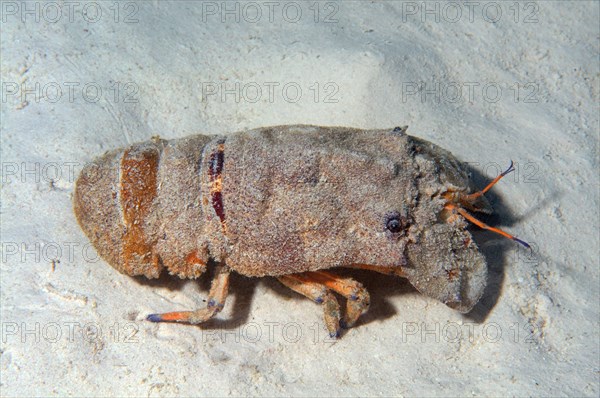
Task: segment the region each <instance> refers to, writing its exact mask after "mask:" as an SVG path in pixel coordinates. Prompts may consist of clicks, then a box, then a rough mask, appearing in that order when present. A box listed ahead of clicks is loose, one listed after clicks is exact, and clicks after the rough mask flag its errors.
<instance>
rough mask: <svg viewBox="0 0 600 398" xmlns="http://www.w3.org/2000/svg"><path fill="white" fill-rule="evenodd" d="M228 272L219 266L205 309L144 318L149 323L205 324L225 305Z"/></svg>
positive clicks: (225, 267)
mask: <svg viewBox="0 0 600 398" xmlns="http://www.w3.org/2000/svg"><path fill="white" fill-rule="evenodd" d="M229 274H230V270H229V268H228V267H227V266H225V265H219V266H218V268H217V270H216V272H215V277H214V279H213V281H212V284H211V286H210V292H209V293H208V303H207V305H206V308H200V309H197V310H196V311H177V312H166V313H163V314H150V315H148V316H147V317H146V319H147V320H149V321H151V322H180V323H190V324H193V325H195V324H198V323H202V322H205V321H207V320H209V319H210V318H212V317H213V316H215V315H216V314H217V313H219V312H220V311H221V310H222V309H223V306H224V305H225V299H226V298H227V290H228V288H229Z"/></svg>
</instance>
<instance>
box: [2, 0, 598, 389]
mask: <svg viewBox="0 0 600 398" xmlns="http://www.w3.org/2000/svg"><path fill="white" fill-rule="evenodd" d="M67 3H68V2H67ZM61 4H63V3H62V2H60V3H55V2H50V3H38V5H37V7H38V8H37V9H36V3H27V4H25V3H23V2H4V3H2V4H1V6H2V26H1V62H2V74H1V78H2V85H3V86H2V102H1V106H2V112H1V117H2V124H1V127H2V152H1V155H2V166H3V171H2V178H3V181H2V191H1V192H2V213H1V216H2V236H1V241H2V248H1V249H2V265H1V290H0V294H1V304H2V305H1V321H2V324H1V326H2V327H1V332H2V336H1V343H2V348H1V357H0V358H1V373H2V374H1V384H0V389H1V391H0V392H1V395H2V396H25V395H27V396H29V395H39V396H47V395H61V396H62V395H96V396H100V395H108V394H119V395H136V396H173V395H206V396H216V395H234V396H239V395H276V396H279V395H295V396H347V395H352V396H355V395H366V396H379V395H382V396H389V395H394V396H415V395H432V396H434V395H435V396H448V395H496V396H497V395H518V396H527V395H533V396H540V395H571V396H580V395H581V396H598V394H599V390H600V388H599V377H600V376H599V371H600V367H599V356H600V352H599V338H600V337H599V280H598V277H599V268H600V267H599V257H598V256H599V238H598V227H599V215H598V208H599V203H598V202H599V198H598V196H599V195H598V187H599V178H598V166H599V165H598V134H599V131H598V129H599V119H598V100H599V66H598V55H599V47H598V43H599V35H600V32H599V27H598V20H599V17H600V15H599V3H598V2H573V3H568V2H564V3H563V2H539V3H520V4H518V7H516V8H518V10H519V12H518V14H516V8H515V5H514V3H513V2H506V3H501V4H500V3H488V2H480V3H477V4H478V5H471V6H465V5H464V3H462V2H458V3H449V5H448V3H434V2H431V3H428V4H427V5H426V6H425V5H423V4H422V3H421V2H416V3H402V2H392V1H390V2H385V1H378V2H343V3H337V2H336V3H333V2H329V3H315V4H313V3H312V2H297V3H290V4H288V3H283V2H275V3H250V5H248V3H237V5H236V3H228V4H227V7H228V8H229V9H230V10H234V11H233V14H229V15H225V17H226V19H227V21H226V22H224V23H223V22H222V21H221V11H222V10H223V9H222V7H223V5H222V3H221V2H205V3H203V4H202V3H194V2H177V3H165V2H148V3H144V4H137V5H136V4H134V3H126V2H122V3H116V6H115V4H113V3H112V2H102V3H101V6H99V4H100V3H85V2H73V3H69V5H64V7H63V8H62V13H61V14H57V10H58V8H57V7H58V6H59V5H61ZM286 4H288V5H286ZM134 6H135V7H134ZM99 7H101V8H99ZM235 7H238V8H237V10H239V12H238V13H237V17H239V22H238V21H236V20H235V19H236V11H235V10H236V8H235ZM284 7H285V11H284ZM425 7H427V9H428V10H433V11H431V13H426V10H425ZM436 7H437V8H436ZM469 7H472V8H469ZM24 9H25V11H27V10H30V11H31V12H29V13H28V12H24ZM99 9H100V10H101V13H102V14H101V16H100V15H99V14H98V10H99ZM258 9H260V11H261V15H260V16H257V14H256V11H257V10H258ZM298 9H300V10H301V11H302V15H301V16H300V18H299V20H298V21H297V22H293V21H294V20H295V18H296V15H297V14H296V12H297V10H298ZM117 10H118V14H117V13H116V11H117ZM270 10H273V13H272V15H270ZM315 10H319V14H318V16H317V17H316V21H315ZM436 10H438V11H436ZM458 10H460V11H461V14H460V15H457V11H458ZM470 10H472V14H471V12H470ZM498 10H500V11H501V12H502V14H501V15H500V16H499V14H498ZM73 11H74V12H73ZM82 12H83V13H82ZM332 13H333V15H330V14H332ZM532 13H533V15H532ZM129 14H133V15H129ZM436 14H437V17H438V18H439V20H437V21H436ZM128 15H129V17H128ZM328 16H329V18H327V17H328ZM37 17H39V19H38V20H36V18H37ZM484 17H485V18H484ZM486 18H488V19H489V18H494V19H497V22H495V23H492V22H489V21H487V20H486ZM22 19H25V22H23V21H22ZM325 19H328V20H329V21H330V22H325ZM125 20H127V21H128V22H131V23H125ZM136 21H137V22H136ZM117 82H118V83H117ZM420 83H423V84H424V85H425V88H426V90H430V92H429V93H424V94H423V96H421V94H419V93H415V90H416V88H417V87H418V85H419V84H420ZM86 84H87V91H86V92H85V94H87V95H88V97H87V100H86V98H84V96H83V95H84V91H85V90H83V88H84V86H86ZM236 84H239V90H238V93H240V98H239V100H236V98H235V97H236V90H235V87H236V86H235V85H236ZM36 85H39V86H38V87H39V90H36ZM284 86H285V87H286V90H287V91H285V92H284V91H283V87H284ZM70 87H71V88H72V90H73V91H72V94H73V98H69V88H70ZM257 87H258V88H260V89H261V92H260V93H257V91H256V89H257ZM298 87H299V88H300V89H301V95H299V98H298V100H297V101H292V100H293V99H294V97H295V96H296V91H295V90H296V89H297V88H298ZM57 88H60V89H61V90H62V95H58V94H57ZM97 88H100V89H101V90H102V93H101V95H100V96H99V98H98V100H97V101H95V100H94V97H95V89H97ZM117 88H118V90H117ZM270 88H272V90H273V92H272V94H273V95H272V98H270V95H269V94H270V92H269V90H270ZM456 88H462V95H456V91H455V89H456ZM498 88H499V90H500V91H497V89H498ZM227 89H228V90H230V92H229V93H228V94H227V93H224V91H223V90H227ZM16 90H20V92H19V93H16V94H15V91H16ZM24 90H30V92H29V93H28V94H26V95H25V98H21V93H22V92H23V91H24ZM211 90H216V93H215V94H210V93H213V92H214V91H211ZM203 91H204V93H203ZM317 93H318V98H315V94H317ZM209 94H210V95H209ZM515 94H517V95H515ZM222 95H223V97H222ZM131 99H133V100H135V102H127V101H126V100H131ZM315 99H316V100H315ZM295 123H310V124H320V125H345V126H352V127H364V128H376V127H377V128H387V127H393V126H396V125H404V124H408V125H410V129H409V133H411V134H413V135H418V136H421V137H423V138H426V139H429V140H431V141H433V142H435V143H437V144H439V145H441V146H443V147H445V148H447V149H449V150H451V151H452V152H453V153H454V154H456V155H457V156H458V157H460V158H461V159H463V160H465V161H469V162H474V163H475V162H477V163H475V164H474V166H475V168H476V169H477V170H478V171H479V172H480V173H481V174H482V176H483V177H485V178H493V177H495V176H496V175H497V173H499V172H500V169H501V168H503V167H505V166H506V165H507V164H508V162H509V160H510V159H513V160H514V161H515V162H517V163H518V168H517V172H516V173H515V174H513V175H512V176H511V177H510V178H506V179H505V180H504V181H502V182H501V183H500V184H499V185H498V186H497V187H495V188H494V190H493V192H491V195H490V198H491V199H492V200H493V201H494V202H495V204H496V207H497V209H498V210H499V216H498V218H497V219H496V222H497V224H496V225H498V226H501V227H502V228H504V229H506V230H507V231H509V232H511V233H514V234H515V235H517V236H519V237H521V238H523V239H525V240H527V241H529V242H531V243H532V244H534V246H535V248H536V249H535V255H534V256H531V257H530V256H528V252H527V251H525V250H522V249H521V248H519V247H518V246H517V245H516V244H514V243H513V242H510V241H507V240H504V239H502V238H500V237H497V236H496V235H493V234H490V233H484V232H481V233H479V234H478V236H479V237H480V241H482V242H483V250H484V252H485V254H486V256H487V258H488V260H489V266H490V274H491V276H490V286H489V289H488V291H487V292H486V296H485V298H484V300H483V301H482V302H481V303H480V305H478V307H476V309H475V311H474V313H473V314H471V316H470V317H465V316H462V315H460V314H459V313H457V312H455V311H453V310H451V309H450V308H447V307H446V306H444V305H443V304H440V303H437V302H434V301H433V300H430V299H428V298H425V297H423V296H421V295H419V294H418V293H416V292H415V291H414V290H413V289H412V288H411V287H410V286H409V285H408V284H407V283H406V282H405V281H403V280H401V279H389V278H386V277H382V276H376V275H373V276H372V275H370V274H368V273H356V274H355V275H356V277H357V279H359V280H361V281H362V282H363V283H364V284H365V285H366V286H367V287H368V288H369V290H370V292H371V296H372V300H373V304H372V308H371V311H370V312H369V313H368V315H366V316H364V318H363V322H362V323H361V324H360V325H359V326H357V327H355V328H353V329H351V330H350V331H349V332H348V333H346V334H345V335H344V336H343V338H341V339H340V340H339V341H337V342H334V343H332V342H328V341H327V339H325V331H324V329H323V324H322V320H321V310H320V308H319V307H318V306H316V305H315V304H313V303H311V302H309V301H308V300H306V299H302V298H300V297H299V296H298V295H296V294H294V293H291V292H288V291H287V290H286V289H285V288H283V287H280V285H279V284H278V283H277V282H276V281H274V280H260V281H257V280H250V279H245V278H242V277H236V278H234V280H233V283H232V288H231V290H232V294H231V296H230V298H229V300H228V302H227V306H226V309H225V311H224V312H223V313H222V314H220V315H219V321H215V322H212V323H211V324H209V325H208V326H207V327H206V328H199V327H186V326H180V325H170V324H160V325H158V324H152V323H149V322H146V321H144V316H145V315H146V314H148V313H151V312H162V311H169V310H176V309H188V308H189V309H191V308H195V307H198V306H201V305H203V299H204V298H205V297H206V295H207V289H208V282H207V281H206V279H203V280H202V281H200V282H199V283H196V282H185V281H178V280H172V279H169V278H163V279H161V280H160V281H158V282H152V283H147V282H143V281H138V280H134V279H132V278H129V277H127V276H123V275H120V274H118V273H117V272H116V271H115V270H113V269H112V268H111V267H110V266H108V265H107V264H106V263H104V262H103V261H102V260H95V258H94V256H95V254H94V251H93V249H90V248H89V247H88V246H85V245H87V244H88V241H87V239H86V237H85V236H84V235H83V232H82V231H81V230H80V229H79V227H78V225H77V223H76V221H75V217H74V215H73V212H72V206H71V195H72V191H73V177H72V176H70V175H69V171H70V168H71V167H72V166H73V165H74V166H73V167H74V169H75V170H76V171H78V170H80V168H81V165H83V164H84V163H85V162H87V161H89V160H91V159H92V158H93V157H95V156H96V155H99V154H101V153H103V152H104V151H105V150H108V149H112V148H116V147H120V146H123V145H125V144H128V143H132V142H135V141H140V140H147V139H149V138H150V137H151V136H153V135H156V134H160V136H161V137H164V138H177V137H183V136H185V135H188V134H192V133H200V132H201V133H210V134H215V133H226V132H234V131H237V130H241V129H246V128H252V127H260V126H266V125H274V124H295ZM22 162H24V163H22ZM36 167H37V169H36ZM27 170H34V171H33V172H30V173H27V172H26V171H27ZM22 171H25V173H24V174H22V173H21V172H22ZM57 171H59V172H60V175H56V174H57ZM53 177H54V183H53V184H51V183H50V179H51V178H53ZM485 178H480V183H482V184H483V183H484V182H485V181H486V179H485ZM57 248H58V249H60V253H58V252H57ZM70 249H71V250H70ZM52 259H58V260H59V261H60V262H55V270H54V271H53V270H52ZM86 259H87V261H86Z"/></svg>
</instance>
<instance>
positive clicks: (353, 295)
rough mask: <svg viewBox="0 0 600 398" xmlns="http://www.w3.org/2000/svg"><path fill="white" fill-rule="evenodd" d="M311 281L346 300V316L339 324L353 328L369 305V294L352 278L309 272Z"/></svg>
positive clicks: (323, 272)
mask: <svg viewBox="0 0 600 398" xmlns="http://www.w3.org/2000/svg"><path fill="white" fill-rule="evenodd" d="M309 276H310V278H311V279H312V280H314V281H315V282H317V283H320V284H322V285H323V286H325V287H326V288H328V289H331V290H333V291H334V292H336V293H338V294H340V295H342V296H344V297H345V298H346V315H345V316H344V319H343V321H342V322H341V323H340V324H341V326H342V327H343V328H345V329H346V328H350V327H352V326H354V324H355V323H356V321H357V320H358V317H359V316H361V315H362V314H364V313H365V312H367V310H368V309H369V304H370V297H369V292H367V290H366V289H365V288H364V287H363V285H361V284H360V283H359V282H357V281H355V280H354V279H352V278H343V277H341V276H337V275H335V274H332V273H330V272H325V271H318V272H310V273H309Z"/></svg>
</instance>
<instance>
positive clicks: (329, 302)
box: [278, 272, 340, 337]
mask: <svg viewBox="0 0 600 398" xmlns="http://www.w3.org/2000/svg"><path fill="white" fill-rule="evenodd" d="M312 274H313V273H312V272H305V273H302V274H292V275H284V276H280V277H279V278H278V279H279V281H280V282H281V283H283V284H284V285H286V286H287V287H289V288H290V289H292V290H293V291H295V292H297V293H300V294H301V295H303V296H305V297H308V298H309V299H311V300H312V301H314V302H315V303H317V304H322V305H323V312H324V317H325V326H326V327H327V330H328V331H329V335H330V336H331V337H338V336H339V335H340V305H339V304H338V302H337V300H336V298H335V296H334V295H333V294H332V293H331V292H330V291H329V290H327V288H326V287H325V286H323V285H322V284H320V283H317V282H315V281H314V279H313V278H312V277H311V275H312Z"/></svg>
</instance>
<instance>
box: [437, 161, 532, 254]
mask: <svg viewBox="0 0 600 398" xmlns="http://www.w3.org/2000/svg"><path fill="white" fill-rule="evenodd" d="M513 165H514V164H513V161H512V160H511V161H510V166H508V169H506V171H504V172H503V173H501V174H500V175H499V176H498V177H496V178H494V179H493V180H492V182H490V183H489V184H488V185H487V186H486V187H485V188H483V189H482V190H481V191H478V192H474V193H472V194H469V195H461V194H459V195H458V197H456V196H454V195H447V196H446V198H448V199H451V198H455V199H454V200H453V202H455V203H447V204H446V205H445V206H444V208H445V209H448V210H452V211H455V212H457V213H458V214H460V215H461V216H463V217H464V218H466V219H467V220H469V221H470V222H472V223H473V224H475V225H477V226H478V227H480V228H483V229H487V230H489V231H492V232H495V233H497V234H500V235H502V236H504V237H506V238H508V239H512V240H514V241H515V242H518V243H520V244H522V245H523V246H525V247H526V248H528V249H531V246H529V244H528V243H527V242H525V241H523V240H521V239H519V238H517V237H516V236H512V235H511V234H509V233H507V232H504V231H503V230H501V229H500V228H494V227H490V226H489V225H487V224H485V223H483V222H481V221H479V220H478V219H476V218H475V217H473V216H472V215H471V214H469V212H467V211H466V210H465V209H463V208H462V207H460V206H457V205H456V202H458V203H463V204H464V203H470V202H473V201H474V200H475V199H477V198H478V197H480V196H483V194H485V193H486V192H487V191H489V190H490V188H492V187H493V186H494V185H495V184H496V183H497V182H498V181H500V180H501V179H502V177H504V176H505V175H507V174H508V173H510V172H512V171H514V170H515V168H514V167H513Z"/></svg>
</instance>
